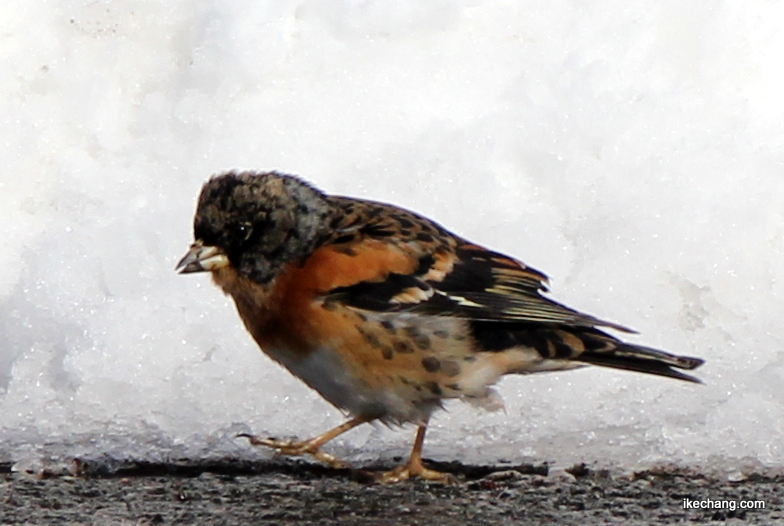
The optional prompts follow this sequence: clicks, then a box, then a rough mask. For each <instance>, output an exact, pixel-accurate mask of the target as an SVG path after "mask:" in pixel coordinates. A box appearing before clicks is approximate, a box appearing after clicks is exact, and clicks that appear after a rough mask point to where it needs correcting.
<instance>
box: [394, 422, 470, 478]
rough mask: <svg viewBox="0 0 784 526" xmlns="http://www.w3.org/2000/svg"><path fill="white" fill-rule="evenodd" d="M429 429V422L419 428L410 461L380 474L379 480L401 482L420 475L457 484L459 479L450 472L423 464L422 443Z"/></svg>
mask: <svg viewBox="0 0 784 526" xmlns="http://www.w3.org/2000/svg"><path fill="white" fill-rule="evenodd" d="M426 431H427V424H422V425H420V426H419V428H418V429H417V434H416V439H414V447H413V449H412V450H411V456H409V457H408V462H406V463H405V464H403V465H402V466H400V467H399V468H395V469H393V470H392V471H387V472H386V473H382V474H381V475H380V478H379V480H380V481H381V482H382V483H384V484H390V483H393V482H400V481H402V480H407V479H410V478H412V477H420V478H423V479H425V480H432V481H435V482H442V483H444V484H455V483H457V479H456V478H455V477H454V476H452V475H450V474H449V473H441V472H440V471H434V470H432V469H427V468H426V467H425V466H424V465H422V445H423V444H424V442H425V432H426Z"/></svg>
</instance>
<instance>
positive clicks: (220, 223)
mask: <svg viewBox="0 0 784 526" xmlns="http://www.w3.org/2000/svg"><path fill="white" fill-rule="evenodd" d="M331 214H332V208H331V207H330V204H329V202H328V201H327V198H326V196H325V195H324V194H323V193H321V192H320V191H319V190H317V189H315V188H313V187H312V186H310V185H308V184H307V183H305V182H304V181H302V180H300V179H298V178H296V177H293V176H290V175H283V174H279V173H276V172H269V173H255V172H228V173H224V174H220V175H216V176H214V177H212V178H211V179H210V180H209V181H207V183H205V185H204V187H203V188H202V190H201V195H200V196H199V204H198V207H197V209H196V217H195V218H194V222H193V235H194V239H195V242H194V244H193V245H191V248H190V250H189V251H188V253H187V254H186V255H185V257H183V258H182V260H180V262H179V264H178V265H177V269H179V270H180V273H181V274H185V273H190V272H203V271H215V270H218V269H220V268H222V267H225V266H228V265H231V266H232V267H234V269H235V270H236V271H237V272H239V273H240V274H241V275H242V276H244V277H247V278H249V279H251V280H253V281H255V282H256V283H260V284H266V283H268V282H269V281H270V280H272V279H273V278H274V277H275V276H276V275H277V274H278V273H279V272H280V271H281V269H282V268H283V267H284V266H285V265H286V264H288V263H290V262H292V261H295V260H297V259H299V258H302V257H304V256H307V255H308V254H310V253H311V252H312V251H313V250H314V249H315V248H316V246H317V244H318V241H319V239H321V238H322V234H323V232H324V229H325V228H326V226H327V225H328V223H329V221H328V219H329V217H330V216H331Z"/></svg>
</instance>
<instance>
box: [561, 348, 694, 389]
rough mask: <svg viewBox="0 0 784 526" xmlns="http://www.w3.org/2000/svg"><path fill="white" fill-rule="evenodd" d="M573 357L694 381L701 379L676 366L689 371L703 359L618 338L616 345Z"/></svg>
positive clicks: (583, 360)
mask: <svg viewBox="0 0 784 526" xmlns="http://www.w3.org/2000/svg"><path fill="white" fill-rule="evenodd" d="M576 359H577V360H579V361H581V362H585V363H590V364H593V365H601V366H604V367H612V368H614V369H625V370H627V371H637V372H639V373H647V374H655V375H657V376H667V377H669V378H677V379H678V380H686V381H687V382H696V383H702V382H701V381H700V380H699V379H698V378H695V377H694V376H691V375H688V374H685V373H682V372H681V371H679V370H678V369H685V370H689V371H690V370H692V369H696V368H697V367H699V366H700V365H702V364H703V363H704V362H705V360H701V359H700V358H692V357H690V356H677V355H674V354H670V353H667V352H664V351H660V350H658V349H651V348H650V347H643V346H641V345H632V344H630V343H624V342H619V341H617V340H616V342H615V345H613V346H610V348H605V349H597V350H590V351H589V350H586V351H585V352H583V353H582V354H580V356H579V357H577V358H576Z"/></svg>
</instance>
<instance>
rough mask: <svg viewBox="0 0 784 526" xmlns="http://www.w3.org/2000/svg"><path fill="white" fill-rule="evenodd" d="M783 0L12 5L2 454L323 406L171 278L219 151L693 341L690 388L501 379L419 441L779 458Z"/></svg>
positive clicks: (744, 461) (600, 457) (377, 453)
mask: <svg viewBox="0 0 784 526" xmlns="http://www.w3.org/2000/svg"><path fill="white" fill-rule="evenodd" d="M393 5H394V6H396V7H392V6H393ZM782 19H784V4H782V3H780V2H763V1H754V0H752V1H747V0H737V1H717V0H693V1H690V2H682V1H676V0H671V1H661V2H655V3H652V2H646V1H643V0H608V1H601V2H580V1H566V0H558V1H554V2H533V1H514V0H507V1H486V2H478V1H475V0H474V1H470V0H464V1H457V0H433V1H429V2H419V1H417V0H403V1H398V2H394V3H392V2H381V1H359V0H342V1H332V2H323V1H318V0H309V1H308V0H302V1H270V2H259V1H257V0H235V1H232V2H228V1H226V2H221V1H218V0H212V1H210V0H172V1H167V2H156V1H152V0H123V1H105V0H100V1H99V0H63V1H57V2H49V1H45V0H11V2H4V3H3V5H2V7H0V51H1V52H0V101H1V102H0V104H2V112H0V152H2V154H0V155H1V157H2V159H3V161H2V163H3V165H4V170H3V175H2V176H0V218H1V219H2V223H3V225H4V228H3V236H2V244H3V248H2V250H1V251H0V265H1V268H2V272H1V273H0V335H2V344H0V461H2V462H19V463H20V465H24V464H25V463H34V462H36V461H37V460H40V459H44V458H52V459H65V458H68V457H69V456H82V457H99V456H101V455H103V454H106V455H109V456H114V457H120V458H142V459H147V460H165V459H168V458H181V457H187V458H207V457H213V456H220V455H232V456H235V457H239V458H261V457H264V456H265V455H267V454H268V453H267V452H266V451H263V450H260V449H254V448H251V447H249V446H248V445H247V442H246V441H244V440H235V439H234V438H233V437H234V435H235V434H236V433H238V432H241V431H252V432H254V433H257V434H261V435H265V434H269V435H276V436H282V435H283V436H293V435H296V436H300V437H303V438H304V437H308V436H310V435H313V434H316V433H318V432H320V431H323V430H325V429H326V428H328V427H331V426H333V425H335V424H337V423H339V422H340V421H341V420H342V417H341V415H340V414H339V413H338V412H337V411H335V410H334V409H332V408H331V406H328V405H327V404H326V403H325V402H323V401H322V400H321V399H320V398H319V397H318V396H317V395H315V394H314V393H313V392H311V391H309V390H308V389H307V388H306V387H304V386H302V385H300V383H299V382H298V381H297V380H296V379H294V378H293V377H291V376H290V375H289V374H288V373H287V372H285V371H283V370H282V369H280V368H279V367H278V366H276V365H274V364H273V363H272V362H270V360H269V359H267V358H266V357H264V356H263V355H262V354H261V353H260V352H259V351H258V349H257V348H256V345H255V344H254V343H253V342H252V340H251V338H250V337H249V336H248V335H247V334H246V332H245V330H244V329H243V328H242V327H241V325H240V321H239V318H238V316H237V315H236V313H235V312H234V308H233V306H232V305H231V304H230V303H229V301H228V300H227V298H225V297H224V296H223V295H222V294H221V293H220V292H219V290H218V289H216V288H215V287H214V286H213V285H212V284H211V283H210V280H209V278H208V277H207V276H205V275H194V276H178V275H176V274H175V273H174V270H173V268H174V265H175V263H176V262H177V260H178V259H179V258H180V257H181V256H182V255H183V254H184V252H185V250H186V249H187V247H188V244H189V243H190V241H191V220H192V215H193V211H194V206H195V198H196V196H197V194H198V192H199V189H200V187H201V184H202V183H203V182H204V181H205V180H206V179H207V178H208V177H209V175H210V174H212V173H214V172H217V171H221V170H225V169H229V168H233V167H241V168H248V169H259V170H269V169H277V170H281V171H285V172H289V173H296V174H300V175H302V176H304V177H306V178H307V179H309V180H310V181H312V182H314V183H315V184H316V185H318V186H319V187H321V188H322V189H324V190H326V191H328V192H331V193H339V194H347V195H354V196H364V197H371V198H374V199H378V200H384V201H388V202H392V203H396V204H400V205H403V206H405V207H407V208H411V209H413V210H417V211H419V212H422V213H425V214H427V215H429V216H431V217H433V218H435V219H437V220H438V221H440V222H441V223H443V224H444V225H446V226H447V227H448V228H450V229H452V230H453V231H455V232H457V233H459V234H462V235H464V236H466V237H468V238H470V239H472V240H474V241H476V242H479V243H481V244H484V245H486V246H489V247H492V248H494V249H497V250H501V251H504V252H506V253H508V254H510V255H513V256H516V257H518V258H520V259H522V260H523V261H525V262H527V263H529V264H530V265H532V266H534V267H537V268H540V269H542V270H544V271H545V272H547V273H548V274H549V275H550V276H551V277H552V289H553V296H554V297H555V298H557V299H559V300H561V301H563V302H565V303H567V304H570V305H572V306H574V307H576V308H580V309H582V310H585V311H587V312H590V313H592V314H595V315H597V316H600V317H604V318H607V319H610V320H615V321H618V322H621V323H623V324H626V325H629V326H631V327H634V328H636V329H638V330H639V331H640V332H641V335H639V336H633V337H632V340H633V341H638V342H641V343H645V344H647V345H650V346H657V347H660V348H663V349H668V350H671V351H674V352H678V353H682V354H687V355H694V356H700V357H703V358H705V359H707V364H706V365H705V366H704V367H703V368H702V369H700V370H699V371H698V373H699V376H700V377H702V378H703V379H704V381H705V384H706V385H704V386H696V385H690V384H686V383H682V382H676V381H671V380H666V379H659V378H652V377H646V376H641V375H635V374H631V373H623V372H616V371H605V370H600V369H597V368H592V369H584V370H581V371H575V372H568V373H562V374H549V375H540V376H536V377H507V378H506V379H505V380H504V381H503V383H502V385H501V391H502V394H503V395H504V397H505V399H506V405H507V411H506V413H505V414H504V413H490V414H488V413H482V412H478V411H477V410H474V409H472V408H470V407H466V406H464V405H461V404H459V403H453V404H450V405H449V409H450V411H449V412H447V413H441V414H439V415H438V416H437V417H436V418H435V420H434V422H433V425H432V428H431V432H430V433H429V435H428V441H427V442H426V454H427V455H428V456H431V457H433V458H439V459H442V460H450V459H463V460H480V461H496V460H499V459H508V460H512V461H516V462H522V461H530V460H533V461H549V462H551V463H554V464H556V465H569V464H570V463H572V462H588V463H595V464H597V465H601V466H619V467H621V468H626V469H640V468H644V467H648V466H652V465H655V464H658V463H662V462H674V463H676V464H678V465H682V466H693V467H704V468H706V469H717V470H720V471H721V470H724V471H727V472H738V471H743V470H745V471H749V470H764V469H767V468H773V469H778V468H782V467H784V418H782V415H784V389H782V386H783V385H784V324H782V321H781V318H782V315H784V285H783V284H782V279H784V144H783V143H784V133H783V132H782V122H784V97H782V95H781V94H782V93H784V76H783V73H782V71H784V70H783V69H782V64H784V36H782V33H781V31H780V25H781V20H782ZM412 437H413V430H412V429H403V430H389V429H386V428H383V427H378V428H373V427H372V426H364V428H362V429H358V430H355V431H353V432H351V433H350V434H347V435H345V436H344V437H342V438H340V439H339V440H337V441H336V442H335V443H334V444H333V445H332V446H331V448H330V449H331V450H332V451H335V452H338V453H340V454H343V455H347V456H349V457H350V458H352V459H354V460H360V461H367V460H372V459H375V458H378V457H382V458H389V457H391V456H393V455H398V454H404V453H405V452H406V451H407V450H408V448H409V447H410V443H411V440H412Z"/></svg>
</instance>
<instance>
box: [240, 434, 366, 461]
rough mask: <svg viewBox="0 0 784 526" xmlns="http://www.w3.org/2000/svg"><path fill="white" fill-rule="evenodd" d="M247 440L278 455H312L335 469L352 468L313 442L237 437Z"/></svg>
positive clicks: (243, 435) (245, 435) (246, 436)
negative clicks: (270, 449)
mask: <svg viewBox="0 0 784 526" xmlns="http://www.w3.org/2000/svg"><path fill="white" fill-rule="evenodd" d="M239 437H243V438H247V439H248V440H249V441H250V443H251V445H253V446H266V447H269V448H272V449H274V450H275V452H276V453H277V454H278V455H286V456H291V457H297V456H303V455H311V456H312V457H314V458H315V459H317V460H320V461H321V462H323V463H325V464H328V465H330V466H332V467H333V468H335V469H347V468H350V467H351V466H350V465H349V464H348V463H347V462H345V461H343V460H340V459H339V458H337V457H336V456H334V455H331V454H329V453H325V452H324V451H321V449H319V447H318V444H317V443H315V442H314V441H313V440H301V441H296V440H278V439H276V438H259V437H256V436H253V435H249V434H247V433H241V434H239V435H237V438H239Z"/></svg>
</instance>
